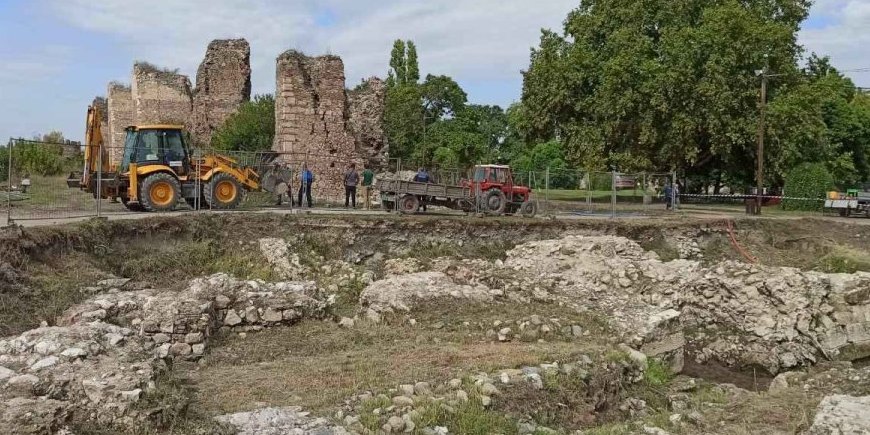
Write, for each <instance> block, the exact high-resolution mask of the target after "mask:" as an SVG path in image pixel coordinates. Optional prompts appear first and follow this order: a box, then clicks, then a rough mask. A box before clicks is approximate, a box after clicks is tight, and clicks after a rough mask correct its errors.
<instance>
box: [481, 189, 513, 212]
mask: <svg viewBox="0 0 870 435" xmlns="http://www.w3.org/2000/svg"><path fill="white" fill-rule="evenodd" d="M505 207H507V198H505V196H504V192H502V191H501V190H498V189H490V190H489V191H488V192H486V193H485V194H484V196H483V204H482V207H481V208H482V209H483V210H482V211H483V212H484V213H486V214H489V215H501V214H504V209H505Z"/></svg>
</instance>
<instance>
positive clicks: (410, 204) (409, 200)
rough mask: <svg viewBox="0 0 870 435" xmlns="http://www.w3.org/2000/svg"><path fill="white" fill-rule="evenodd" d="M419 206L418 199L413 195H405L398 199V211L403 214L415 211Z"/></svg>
mask: <svg viewBox="0 0 870 435" xmlns="http://www.w3.org/2000/svg"><path fill="white" fill-rule="evenodd" d="M419 208H420V199H419V198H417V197H416V196H415V195H405V196H403V197H402V198H400V199H399V211H400V212H401V213H404V214H412V213H417V209H419Z"/></svg>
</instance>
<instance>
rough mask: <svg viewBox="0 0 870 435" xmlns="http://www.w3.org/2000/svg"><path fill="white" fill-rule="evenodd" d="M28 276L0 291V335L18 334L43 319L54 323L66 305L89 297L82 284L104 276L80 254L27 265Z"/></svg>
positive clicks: (93, 281)
mask: <svg viewBox="0 0 870 435" xmlns="http://www.w3.org/2000/svg"><path fill="white" fill-rule="evenodd" d="M27 275H28V277H27V278H26V279H25V281H24V282H22V283H20V284H19V285H18V286H16V287H13V288H7V289H3V290H0V336H8V335H14V334H19V333H21V332H24V331H26V330H28V329H32V328H35V327H37V326H39V322H40V321H43V320H44V321H46V322H48V323H49V324H53V323H54V322H55V319H56V318H57V317H58V316H60V315H61V314H62V313H63V312H64V311H65V310H66V309H67V308H69V307H70V306H72V305H74V304H77V303H79V302H81V301H83V300H84V299H86V298H87V297H88V296H89V295H88V294H86V293H83V292H82V291H81V288H82V287H85V286H88V285H93V284H94V283H95V282H96V281H98V280H100V279H103V278H105V274H104V273H103V272H101V271H99V270H98V269H96V268H95V267H93V265H91V264H90V262H89V261H88V259H87V258H86V257H85V256H84V255H82V254H72V255H70V256H69V257H68V258H66V259H65V260H64V261H62V262H61V261H48V262H46V263H33V264H30V265H29V266H28V267H27Z"/></svg>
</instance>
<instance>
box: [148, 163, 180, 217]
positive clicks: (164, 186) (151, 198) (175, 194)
mask: <svg viewBox="0 0 870 435" xmlns="http://www.w3.org/2000/svg"><path fill="white" fill-rule="evenodd" d="M180 196H181V185H180V184H179V183H178V179H177V178H175V177H174V176H172V175H170V174H167V173H166V172H158V173H156V174H151V175H149V176H147V177H146V178H145V180H143V181H142V184H141V188H140V189H139V204H140V205H141V206H142V208H144V209H145V210H146V211H172V210H174V209H175V206H176V204H178V198H179V197H180Z"/></svg>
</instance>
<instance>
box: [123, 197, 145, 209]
mask: <svg viewBox="0 0 870 435" xmlns="http://www.w3.org/2000/svg"><path fill="white" fill-rule="evenodd" d="M121 204H124V207H127V210H130V211H135V212H143V211H145V209H144V208H143V207H142V204H139V203H138V202H132V201H130V200H129V199H127V197H124V196H122V197H121Z"/></svg>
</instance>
